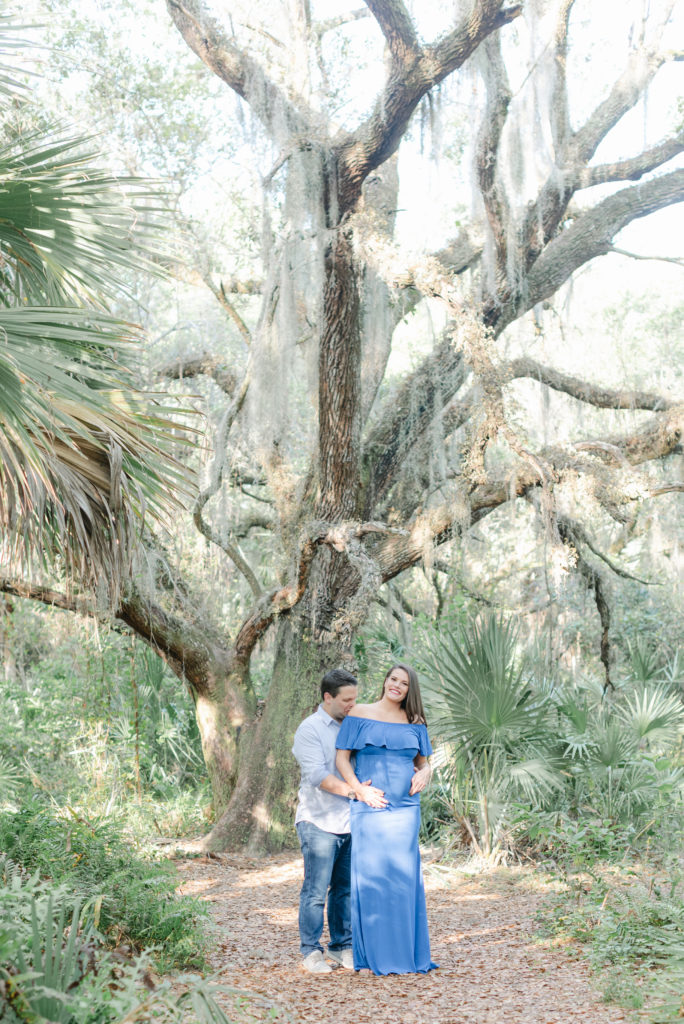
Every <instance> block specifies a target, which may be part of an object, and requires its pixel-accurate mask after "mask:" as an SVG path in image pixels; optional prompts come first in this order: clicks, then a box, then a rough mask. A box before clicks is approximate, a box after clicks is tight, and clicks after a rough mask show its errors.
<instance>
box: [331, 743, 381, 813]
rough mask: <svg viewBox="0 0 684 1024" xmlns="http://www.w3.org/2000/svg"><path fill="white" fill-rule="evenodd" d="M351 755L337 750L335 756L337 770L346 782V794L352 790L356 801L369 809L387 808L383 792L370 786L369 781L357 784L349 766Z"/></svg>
mask: <svg viewBox="0 0 684 1024" xmlns="http://www.w3.org/2000/svg"><path fill="white" fill-rule="evenodd" d="M351 755H352V752H351V750H338V751H337V756H336V763H337V770H338V772H339V773H340V775H342V776H343V777H344V779H345V780H346V783H347V793H349V791H350V790H353V791H354V793H355V794H356V799H357V800H361V801H363V803H364V804H368V806H369V807H387V800H386V799H385V792H384V790H382V789H377V787H376V786H371V784H370V782H371V780H370V779H369V780H368V782H359V780H358V779H357V777H356V775H355V774H354V769H353V768H352V766H351ZM338 781H339V780H338Z"/></svg>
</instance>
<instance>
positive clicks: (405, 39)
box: [365, 0, 420, 62]
mask: <svg viewBox="0 0 684 1024" xmlns="http://www.w3.org/2000/svg"><path fill="white" fill-rule="evenodd" d="M365 2H366V6H367V7H368V9H369V10H370V12H371V14H372V15H373V17H374V18H375V20H376V21H377V23H378V25H379V26H380V30H381V32H382V34H383V35H384V37H385V39H386V40H387V46H388V47H389V51H390V53H391V54H392V57H393V58H394V59H395V60H397V61H400V62H401V61H404V60H406V59H407V57H409V56H410V55H416V54H417V53H418V51H419V48H420V47H419V43H418V36H417V35H416V30H415V27H414V24H413V21H412V20H411V16H410V14H409V13H408V11H407V10H406V7H405V6H404V3H403V0H365Z"/></svg>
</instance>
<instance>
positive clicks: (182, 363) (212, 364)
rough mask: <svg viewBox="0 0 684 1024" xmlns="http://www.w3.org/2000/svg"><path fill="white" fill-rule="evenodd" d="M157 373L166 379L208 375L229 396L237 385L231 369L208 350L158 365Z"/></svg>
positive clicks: (183, 378) (184, 378)
mask: <svg viewBox="0 0 684 1024" xmlns="http://www.w3.org/2000/svg"><path fill="white" fill-rule="evenodd" d="M157 373H158V376H159V377H165V378H166V379H167V380H186V379H187V378H190V377H198V376H200V375H202V376H205V377H210V378H211V380H213V381H214V383H215V384H216V385H217V386H218V387H219V388H220V389H221V391H224V392H225V393H226V394H227V395H229V396H230V397H232V396H233V394H234V392H235V388H236V386H237V378H236V376H235V374H234V373H233V371H232V370H230V369H229V368H228V367H227V366H226V365H225V363H224V362H223V361H222V360H221V359H219V358H218V356H214V355H211V354H210V353H209V352H205V353H203V354H202V355H200V356H193V357H192V358H191V359H184V358H183V357H182V356H181V357H179V358H178V359H174V360H173V362H170V363H166V365H164V366H162V367H160V368H159V370H158V371H157Z"/></svg>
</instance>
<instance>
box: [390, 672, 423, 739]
mask: <svg viewBox="0 0 684 1024" xmlns="http://www.w3.org/2000/svg"><path fill="white" fill-rule="evenodd" d="M395 668H400V669H401V670H402V672H405V673H406V675H407V676H408V681H409V688H408V692H407V694H406V696H405V697H404V699H403V700H402V702H401V706H402V708H403V709H404V711H405V712H406V717H407V718H408V720H409V722H418V723H420V724H421V725H425V724H426V721H425V709H424V708H423V700H422V697H421V696H420V686H419V684H418V673H417V672H416V670H415V668H411V666H410V665H404V663H403V662H401V661H395V663H394V664H393V665H392V666H391V667H390V669H389V670H388V672H387V675H386V676H385V678H384V680H383V683H382V693H381V694H380V699H381V700H382V698H383V697H384V696H385V683H386V682H387V680H388V679H389V677H390V676H391V675H392V673H393V672H394V670H395Z"/></svg>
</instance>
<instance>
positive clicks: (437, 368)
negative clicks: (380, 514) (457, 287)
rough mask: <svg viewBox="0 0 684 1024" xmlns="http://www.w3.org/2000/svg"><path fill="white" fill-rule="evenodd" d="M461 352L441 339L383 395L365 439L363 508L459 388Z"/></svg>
mask: <svg viewBox="0 0 684 1024" xmlns="http://www.w3.org/2000/svg"><path fill="white" fill-rule="evenodd" d="M467 369H468V368H467V365H466V363H465V361H464V359H463V353H462V352H459V351H457V350H456V349H455V348H454V346H453V345H452V344H451V341H450V340H447V341H444V342H442V343H441V344H440V345H439V346H438V347H437V348H436V350H435V351H434V352H433V353H431V354H430V355H429V356H428V357H427V358H426V359H424V360H423V362H422V363H421V364H420V366H418V368H417V369H416V370H415V371H414V372H413V373H412V374H411V375H410V376H409V377H408V378H407V379H406V380H405V381H404V382H403V383H402V385H401V387H400V389H399V391H398V393H397V394H395V395H392V397H391V398H390V399H388V401H387V403H386V405H385V408H384V409H383V410H382V412H381V414H380V417H379V420H378V423H377V425H376V426H375V427H374V428H373V430H372V431H371V432H370V434H369V436H368V438H367V439H366V441H365V444H364V450H363V464H364V476H366V478H367V480H368V483H367V486H366V493H365V495H364V508H365V510H366V512H367V513H370V511H371V510H372V509H375V508H376V506H377V505H378V503H379V502H380V501H382V499H383V497H384V496H385V495H386V494H387V493H388V491H389V490H390V489H391V487H392V486H393V485H394V483H395V482H396V477H397V473H398V472H399V471H400V469H401V466H402V464H403V463H404V462H405V460H406V457H407V456H408V454H409V453H410V452H411V450H412V449H413V448H414V446H415V445H416V444H417V443H418V442H419V440H420V439H421V437H423V436H424V434H425V432H426V430H427V429H428V427H429V425H430V423H432V421H433V420H434V418H435V416H437V415H438V414H439V412H440V411H441V409H442V408H443V406H444V403H445V402H449V401H450V400H451V398H452V397H453V396H454V395H455V394H456V392H457V391H458V390H459V388H460V387H461V385H462V384H463V381H464V380H465V376H466V373H467Z"/></svg>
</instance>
